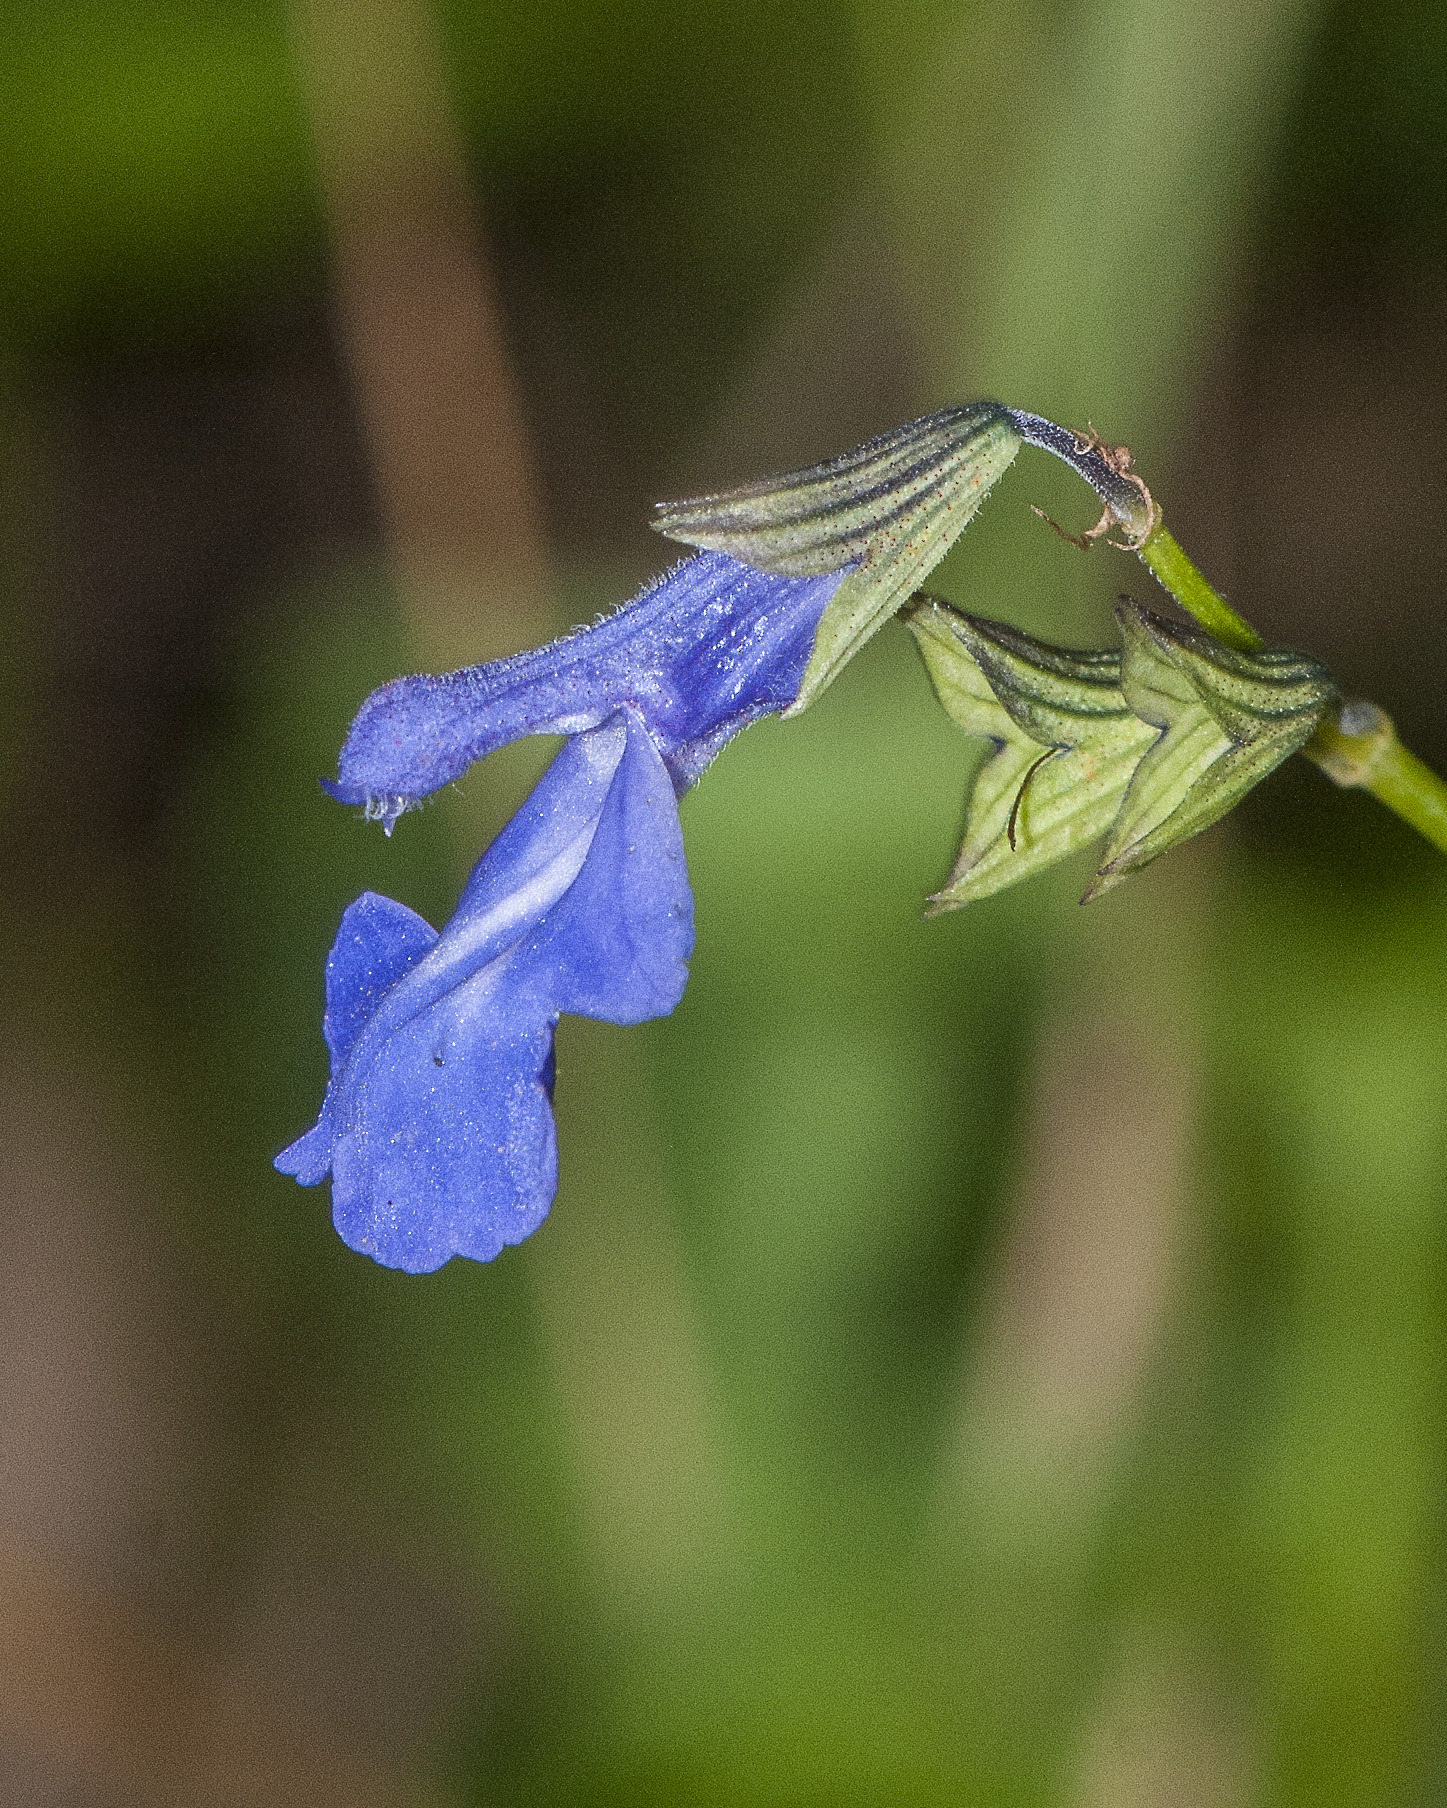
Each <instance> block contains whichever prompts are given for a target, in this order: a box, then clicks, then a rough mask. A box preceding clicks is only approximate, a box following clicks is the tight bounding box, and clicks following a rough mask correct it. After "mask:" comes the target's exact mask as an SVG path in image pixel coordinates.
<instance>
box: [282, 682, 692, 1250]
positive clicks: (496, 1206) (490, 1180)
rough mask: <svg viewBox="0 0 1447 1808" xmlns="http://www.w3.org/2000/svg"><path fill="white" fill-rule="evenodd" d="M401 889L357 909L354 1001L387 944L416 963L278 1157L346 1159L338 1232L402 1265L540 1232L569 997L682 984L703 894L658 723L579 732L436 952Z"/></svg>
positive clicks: (615, 998)
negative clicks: (315, 1112) (318, 1109)
mask: <svg viewBox="0 0 1447 1808" xmlns="http://www.w3.org/2000/svg"><path fill="white" fill-rule="evenodd" d="M385 903H386V901H385V900H380V899H379V900H376V901H375V903H374V904H372V905H370V906H369V907H368V908H367V909H366V910H365V911H359V909H358V906H353V909H352V911H349V912H348V913H347V918H346V919H344V923H343V931H342V935H341V936H339V938H338V945H339V948H340V946H341V943H342V941H343V939H344V938H347V937H351V945H350V946H349V948H348V950H347V952H346V953H345V956H344V957H341V958H339V956H338V954H337V951H335V950H334V953H333V962H334V965H335V966H336V968H337V971H338V1000H339V1007H338V1008H340V1000H341V986H342V983H343V978H344V977H345V978H346V980H347V984H348V986H349V988H350V989H349V991H348V997H349V998H350V999H352V1000H353V1001H354V1002H356V1001H358V1000H360V999H361V997H362V995H363V993H364V992H365V991H366V988H367V986H368V985H369V984H370V985H372V986H373V992H374V993H375V992H376V986H375V977H376V976H377V975H380V974H381V973H382V972H383V970H384V967H385V962H386V961H387V960H388V959H392V960H394V961H396V962H397V963H398V971H399V974H400V977H398V978H397V979H396V981H395V983H393V984H392V986H391V988H390V989H389V990H387V991H385V992H381V993H380V994H379V995H376V996H375V1002H374V1005H373V1008H372V1010H371V1012H370V1015H369V1016H367V1018H366V1020H365V1022H363V1023H361V1024H360V1025H359V1026H358V1027H357V1029H356V1030H355V1031H354V1032H353V1040H352V1041H351V1043H350V1047H349V1050H348V1052H347V1053H346V1055H345V1059H344V1060H343V1063H342V1066H341V1069H340V1072H339V1073H338V1075H337V1078H336V1079H335V1081H334V1082H333V1085H332V1086H331V1088H330V1089H329V1091H328V1094H327V1100H326V1103H325V1105H324V1106H323V1108H322V1115H321V1119H320V1120H319V1122H318V1123H317V1125H316V1127H315V1129H313V1130H312V1131H310V1132H309V1133H308V1134H307V1135H306V1136H304V1137H302V1138H301V1139H300V1140H299V1141H298V1142H296V1143H294V1144H292V1146H291V1147H290V1148H289V1149H287V1150H285V1151H284V1152H283V1154H282V1155H280V1156H278V1158H277V1164H276V1165H277V1166H278V1167H279V1168H280V1169H281V1170H282V1171H283V1172H284V1173H293V1174H295V1175H296V1176H297V1178H298V1179H299V1180H302V1181H303V1182H307V1183H314V1182H315V1181H316V1180H320V1179H322V1178H324V1176H325V1173H326V1171H327V1168H328V1167H330V1170H331V1173H332V1207H333V1217H334V1219H335V1221H336V1226H337V1229H338V1230H339V1231H340V1233H341V1235H342V1237H343V1238H344V1239H345V1241H346V1242H348V1243H349V1244H351V1246H352V1247H353V1248H354V1249H359V1250H362V1251H364V1252H365V1253H367V1254H369V1255H371V1256H373V1257H375V1258H376V1260H377V1261H379V1262H382V1263H384V1264H386V1265H387V1266H389V1267H394V1268H404V1269H407V1270H409V1271H411V1272H413V1273H421V1272H425V1271H427V1270H430V1269H433V1268H438V1267H440V1266H441V1265H442V1263H444V1262H445V1261H447V1260H448V1258H449V1257H450V1256H453V1255H467V1256H472V1257H474V1258H476V1259H477V1260H480V1261H487V1260H490V1259H491V1258H492V1257H493V1256H495V1255H496V1254H497V1253H498V1252H499V1250H501V1249H502V1248H503V1247H504V1246H505V1245H506V1244H509V1243H516V1242H519V1241H520V1240H521V1239H522V1238H523V1237H525V1236H527V1234H528V1233H529V1232H530V1231H532V1230H535V1229H536V1228H537V1226H538V1224H539V1223H541V1221H542V1219H543V1218H544V1217H545V1216H546V1214H547V1210H548V1207H549V1205H550V1204H551V1202H552V1197H553V1193H554V1191H555V1189H556V1183H557V1147H556V1141H555V1135H554V1128H553V1115H552V1108H551V1095H552V1082H553V1029H554V1025H555V1024H556V1023H557V1020H558V1016H559V1014H560V1012H562V1011H565V1010H567V1011H578V1012H584V1013H586V1014H587V1015H589V1016H594V1017H601V1018H604V1019H605V1020H607V1021H609V1022H615V1023H637V1022H641V1021H642V1020H643V1019H644V1018H647V1017H654V1016H659V1015H663V1014H665V1013H667V1012H668V1011H671V1010H672V1009H673V1007H674V1006H675V1005H676V1004H677V1002H678V1000H679V998H680V997H681V996H682V994H683V988H684V984H685V982H686V980H687V976H688V970H687V965H686V962H687V960H688V956H689V954H690V953H691V951H692V947H693V901H692V898H691V895H690V893H689V888H688V876H687V872H686V870H685V866H684V858H683V841H682V835H681V832H680V829H679V824H678V809H677V804H676V802H675V799H674V794H673V786H672V783H671V781H670V778H669V775H668V773H667V771H666V769H665V767H664V765H663V761H662V759H661V758H660V756H659V753H658V750H657V749H656V748H655V746H654V744H653V741H652V739H651V737H650V736H649V734H648V733H647V731H646V729H645V727H644V725H643V724H642V722H641V721H640V720H639V719H638V718H637V717H636V716H635V715H634V713H633V712H632V711H629V710H624V711H619V712H618V713H617V714H616V715H614V716H613V717H612V718H611V719H610V720H609V721H608V722H607V723H606V724H605V725H604V726H602V727H599V728H597V729H595V730H593V731H592V732H590V733H588V734H583V735H579V736H578V737H577V738H575V739H574V740H571V741H570V742H569V743H568V744H567V746H566V747H564V748H563V750H562V752H561V753H560V754H559V755H558V757H557V759H556V760H554V762H553V764H552V766H551V767H550V768H549V769H548V771H547V773H546V774H545V775H544V777H543V779H542V781H541V783H540V784H539V785H538V787H537V789H536V790H535V791H534V793H533V795H532V797H531V798H530V799H529V800H528V803H527V804H526V805H525V806H524V807H523V809H522V810H521V811H520V812H519V813H518V815H517V816H516V817H515V818H514V819H513V821H512V822H511V823H510V824H509V825H508V827H507V829H505V830H504V831H503V833H502V834H501V835H500V836H499V837H498V839H497V841H496V842H494V843H493V845H492V847H491V848H489V850H488V852H487V853H486V854H485V855H484V856H483V859H482V860H481V861H480V862H479V863H478V866H477V868H476V869H475V871H474V873H473V875H472V878H471V879H470V880H469V882H468V885H467V889H466V891H465V892H464V894H463V898H462V902H461V904H460V905H459V907H458V910H457V913H456V915H455V916H454V917H453V918H452V920H451V921H450V922H449V923H448V924H447V926H446V928H444V930H443V931H442V934H441V936H440V937H438V938H437V940H436V942H435V944H434V945H433V946H432V947H431V948H430V949H429V950H428V951H427V952H425V953H420V954H419V953H418V952H417V948H418V943H419V939H420V938H419V937H418V934H417V932H416V931H415V930H414V929H412V928H410V927H406V932H405V933H403V931H404V925H403V922H402V917H401V915H400V914H397V913H400V911H401V907H400V906H395V905H393V906H389V907H388V908H386V909H383V908H379V906H382V905H384V904H385ZM406 914H407V915H408V916H409V917H410V915H411V913H410V912H409V913H406ZM413 923H414V924H417V925H420V926H421V928H422V929H425V928H426V925H425V924H421V919H420V918H415V919H413ZM369 942H370V946H369ZM344 969H345V973H344ZM348 1008H349V1007H348ZM338 1020H339V1022H340V1021H342V1017H341V1016H340V1015H339V1019H338ZM346 1022H347V1024H348V1026H349V1027H350V1026H351V1018H350V1016H347V1017H346ZM339 1039H340V1032H339Z"/></svg>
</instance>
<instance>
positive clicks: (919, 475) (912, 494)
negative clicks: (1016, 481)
mask: <svg viewBox="0 0 1447 1808" xmlns="http://www.w3.org/2000/svg"><path fill="white" fill-rule="evenodd" d="M1021 443H1022V439H1021V435H1020V432H1019V431H1018V429H1017V427H1016V425H1015V421H1014V417H1013V416H1012V415H1011V413H1010V411H1009V410H1008V409H1007V408H1004V407H1002V406H1001V405H1000V404H999V403H998V402H971V403H968V404H966V405H965V406H964V407H960V408H946V409H943V410H941V411H940V412H939V413H938V414H930V415H926V416H925V417H924V419H923V420H918V421H913V422H911V423H910V424H909V425H908V426H905V427H898V428H896V429H895V430H894V431H893V432H891V433H885V434H881V435H880V437H879V438H878V439H874V440H870V441H869V443H868V444H867V445H864V446H859V447H857V448H856V449H855V450H854V451H852V452H846V453H845V454H844V455H843V456H842V457H840V458H834V459H830V460H829V461H828V463H826V464H822V465H815V466H814V467H813V468H812V469H810V470H807V471H796V472H792V473H790V474H789V475H787V476H784V477H774V478H765V479H763V480H761V481H760V482H757V483H750V484H745V485H744V486H743V487H742V488H741V489H737V490H730V491H727V492H725V493H724V494H722V495H718V496H703V497H698V498H695V499H693V500H691V501H686V502H664V503H659V504H658V505H657V510H656V515H655V519H654V523H653V525H654V526H655V527H656V528H657V530H658V531H659V532H660V533H662V534H666V535H667V536H668V537H669V538H670V539H673V540H682V541H684V542H685V543H686V544H688V545H690V546H700V547H704V548H707V549H709V550H711V551H716V552H726V553H729V554H731V555H732V556H733V557H734V558H736V559H739V560H740V561H742V562H743V563H744V564H746V565H752V566H754V567H755V568H756V569H758V570H760V571H768V572H778V573H781V574H783V575H786V576H791V577H792V576H798V577H805V576H813V575H816V574H819V573H822V572H828V571H838V570H841V569H842V568H844V567H846V566H852V567H853V570H851V571H850V573H849V575H848V577H846V578H845V580H844V582H843V583H842V584H841V585H840V586H839V589H838V590H837V591H836V592H835V594H834V598H833V600H832V601H831V603H830V604H829V606H828V608H827V609H826V610H825V611H824V615H823V618H822V620H821V621H820V624H819V631H818V634H817V635H816V637H815V641H814V652H813V656H812V658H811V659H810V661H809V665H808V668H807V669H806V671H805V673H804V679H803V683H802V684H801V686H800V689H799V694H798V696H797V698H796V699H795V702H794V704H793V707H792V709H791V710H790V711H789V712H788V713H789V714H794V713H796V712H797V711H799V710H801V709H803V708H804V707H805V705H806V704H808V703H809V702H811V701H812V700H813V698H814V697H816V696H817V695H818V694H819V692H820V691H821V690H823V689H824V687H825V686H826V685H827V684H828V683H829V682H830V681H831V680H832V679H833V678H834V676H835V674H836V673H837V672H838V671H839V669H840V668H841V666H843V665H844V663H845V662H846V661H847V660H848V659H850V658H851V657H852V656H853V654H854V653H856V652H857V651H858V649H859V648H860V647H861V646H863V644H864V642H865V641H866V640H868V639H869V637H870V636H871V635H872V634H874V633H875V632H876V631H877V630H878V629H879V628H880V627H881V626H882V625H883V624H884V622H886V621H887V620H888V619H889V617H890V616H891V615H892V614H893V613H894V612H895V610H896V609H898V608H899V607H900V605H901V604H902V603H903V602H904V601H905V599H906V598H907V597H908V596H909V595H910V594H911V593H912V592H913V591H914V590H916V589H917V588H918V587H919V585H920V583H921V582H922V581H923V580H924V578H925V577H926V575H927V574H928V573H929V572H930V571H931V570H932V569H933V568H934V567H935V566H936V565H937V564H938V563H939V561H940V560H941V559H942V558H943V557H944V555H945V553H946V552H948V550H949V548H950V546H951V544H952V543H953V541H954V540H955V538H956V536H957V535H958V534H959V533H960V531H961V529H962V528H963V527H964V526H965V525H966V523H967V522H968V521H969V520H970V519H971V517H972V516H973V515H974V514H975V512H976V511H977V510H978V508H979V506H980V504H981V503H982V502H983V501H984V499H985V497H986V496H987V495H988V494H989V491H990V489H991V487H992V486H993V485H994V483H995V482H996V480H997V479H998V478H999V477H1000V476H1001V474H1002V473H1003V472H1004V471H1005V470H1006V469H1007V467H1008V466H1009V464H1010V461H1011V459H1013V458H1014V456H1015V454H1016V452H1017V451H1018V450H1019V449H1020V446H1021Z"/></svg>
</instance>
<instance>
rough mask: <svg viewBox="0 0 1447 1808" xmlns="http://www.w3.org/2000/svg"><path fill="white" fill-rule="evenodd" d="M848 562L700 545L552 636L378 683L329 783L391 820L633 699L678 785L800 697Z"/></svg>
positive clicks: (345, 799)
mask: <svg viewBox="0 0 1447 1808" xmlns="http://www.w3.org/2000/svg"><path fill="white" fill-rule="evenodd" d="M850 569H851V568H850V567H845V568H844V569H843V570H840V571H833V572H829V573H827V574H825V575H823V576H820V577H807V578H791V577H781V576H778V575H770V574H767V573H765V572H761V571H755V570H753V569H752V567H750V566H748V565H741V564H740V563H739V562H738V561H737V560H736V559H731V558H729V557H728V556H727V555H726V554H724V553H701V554H699V555H698V557H696V558H693V559H689V560H688V561H687V562H686V563H684V564H682V565H680V566H678V567H677V568H676V569H675V570H673V571H671V572H669V573H668V574H667V575H666V576H665V577H663V578H660V579H658V580H657V581H656V582H655V583H653V584H651V585H650V586H649V587H648V588H647V589H646V590H644V591H643V592H642V594H641V595H639V596H638V597H637V598H635V600H634V601H633V602H631V603H629V604H628V605H627V606H626V607H625V608H623V609H620V610H619V611H618V612H617V613H616V614H615V615H612V616H609V617H608V619H607V620H606V621H603V622H600V623H599V624H598V625H597V626H596V627H592V628H585V629H583V630H581V631H580V632H579V633H576V634H573V635H571V636H569V637H568V638H567V639H565V640H560V641H555V642H554V643H553V645H552V646H549V647H543V648H541V649H540V650H539V651H537V652H533V653H522V654H519V655H518V656H517V657H516V658H515V659H503V660H498V661H496V662H495V663H493V664H491V665H477V666H469V667H468V668H467V669H466V670H465V671H461V672H449V673H446V674H445V675H443V676H441V677H419V678H398V679H396V680H394V681H393V682H392V683H391V684H386V685H383V687H382V688H381V689H380V690H378V691H374V692H373V694H372V695H371V696H370V697H369V698H368V699H367V701H366V702H365V703H364V704H363V705H362V707H361V709H360V710H359V711H358V713H357V718H356V720H355V721H354V722H353V724H352V727H351V731H350V733H349V734H348V736H347V741H346V745H345V746H344V747H343V749H342V756H341V762H340V766H339V770H338V776H337V778H336V780H335V781H334V782H333V781H331V780H324V781H323V783H324V784H325V785H326V788H327V790H328V791H329V792H330V793H331V794H332V796H333V797H335V798H337V799H339V800H340V801H341V802H342V803H348V804H364V805H365V806H366V808H367V813H368V814H369V815H370V816H374V817H377V818H379V819H380V820H381V821H382V822H383V823H384V824H385V825H386V826H387V828H388V829H390V828H391V826H392V824H393V823H394V822H395V821H396V819H397V817H398V816H399V815H400V814H401V813H402V811H403V810H405V809H407V808H408V807H409V806H410V805H411V804H413V803H415V802H416V801H417V800H418V799H419V798H422V797H425V796H427V794H428V793H429V792H432V791H436V790H437V789H438V788H439V786H442V785H446V784H449V783H451V781H452V780H453V779H456V778H458V777H460V776H461V774H462V773H464V772H465V771H466V770H467V768H468V767H469V766H470V765H471V764H472V763H473V761H474V760H478V759H481V758H482V756H483V755H484V754H486V753H490V752H492V750H493V749H494V748H495V747H501V746H504V745H505V744H506V743H507V742H509V741H515V740H517V739H518V738H519V737H520V736H522V735H529V734H578V733H580V732H582V731H584V730H586V729H591V728H595V727H597V726H598V724H599V723H601V722H604V721H606V720H607V718H608V717H609V716H610V715H612V713H613V711H614V710H615V709H618V708H619V707H620V706H625V705H626V706H627V707H628V708H630V709H632V710H634V711H635V712H636V713H637V714H638V716H639V717H640V719H641V720H642V722H643V723H644V725H645V726H646V728H647V729H648V732H649V734H650V735H651V736H652V737H653V740H654V742H655V743H656V745H657V747H658V749H659V752H660V753H661V754H662V756H663V759H664V763H665V765H666V766H667V768H668V771H669V774H670V777H671V778H672V781H673V785H674V789H675V790H676V791H678V792H680V793H681V792H683V791H685V790H686V789H687V788H688V786H689V785H691V784H692V783H693V782H694V780H695V779H696V778H697V777H698V776H699V774H700V773H701V772H702V771H703V769H704V767H705V766H707V765H708V763H709V761H710V760H711V759H712V758H713V756H714V754H715V753H717V752H718V750H719V748H720V747H721V746H722V745H723V743H724V742H725V741H727V740H728V739H729V737H730V736H731V735H733V734H736V733H737V732H738V730H739V729H741V728H744V727H746V726H747V725H748V724H749V723H750V722H753V721H755V720H757V719H758V717H760V716H762V715H767V714H770V713H772V712H773V711H776V710H782V709H787V708H788V706H789V704H791V703H792V702H793V701H794V698H795V697H796V696H797V695H798V691H799V686H800V683H801V682H802V680H803V676H804V670H805V667H806V666H807V665H808V663H809V655H810V653H811V652H812V651H813V647H814V635H815V631H816V630H817V628H818V625H819V618H820V617H821V616H822V615H823V613H824V610H825V607H826V606H827V604H828V602H829V600H830V598H831V597H832V596H833V594H834V592H835V591H836V590H837V589H838V587H839V585H840V584H841V583H842V582H843V580H844V579H845V577H847V576H848V573H849V570H850Z"/></svg>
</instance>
